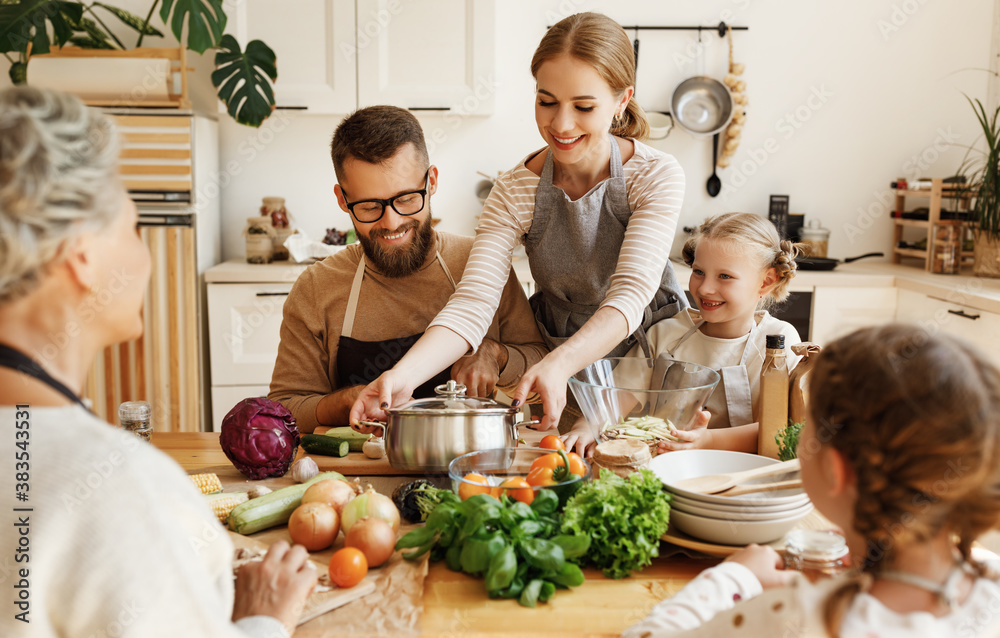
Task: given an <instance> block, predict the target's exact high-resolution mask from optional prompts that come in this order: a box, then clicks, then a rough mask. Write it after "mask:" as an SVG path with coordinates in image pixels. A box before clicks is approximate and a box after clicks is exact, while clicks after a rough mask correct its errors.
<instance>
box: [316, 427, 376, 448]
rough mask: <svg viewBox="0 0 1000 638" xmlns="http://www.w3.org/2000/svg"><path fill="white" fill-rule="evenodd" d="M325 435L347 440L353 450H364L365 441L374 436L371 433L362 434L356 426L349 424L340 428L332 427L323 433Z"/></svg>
mask: <svg viewBox="0 0 1000 638" xmlns="http://www.w3.org/2000/svg"><path fill="white" fill-rule="evenodd" d="M323 436H330V437H333V438H335V439H341V440H343V441H347V442H348V444H350V446H351V452H362V451H363V450H362V449H361V446H363V445H364V444H365V441H367V440H368V439H370V438H372V435H371V434H362V433H360V432H356V431H355V430H354V428H350V427H347V426H344V427H339V428H330V429H329V430H327V431H326V432H324V433H323Z"/></svg>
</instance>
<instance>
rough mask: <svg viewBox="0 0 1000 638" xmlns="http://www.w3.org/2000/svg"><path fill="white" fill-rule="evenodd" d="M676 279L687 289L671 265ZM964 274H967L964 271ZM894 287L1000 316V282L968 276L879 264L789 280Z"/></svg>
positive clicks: (808, 285)
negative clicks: (940, 273)
mask: <svg viewBox="0 0 1000 638" xmlns="http://www.w3.org/2000/svg"><path fill="white" fill-rule="evenodd" d="M671 263H672V264H673V267H674V271H675V272H676V273H677V279H678V281H680V283H681V285H682V286H684V287H685V288H686V287H687V281H688V279H689V278H690V277H691V269H690V268H689V267H687V266H686V265H685V264H683V263H681V262H677V261H672V262H671ZM967 272H968V271H967ZM818 286H821V287H829V288H877V287H896V288H900V289H904V290H912V291H913V292H919V293H923V294H926V295H929V296H931V297H936V298H938V299H942V300H944V301H950V302H952V303H956V304H962V305H964V306H968V307H970V308H975V309H978V310H984V311H987V312H995V313H1000V279H989V278H985V277H973V276H972V275H971V274H968V275H936V274H932V273H929V272H927V271H925V270H923V269H921V268H915V267H911V266H904V265H899V264H890V263H888V262H879V261H871V260H865V261H856V262H852V263H849V264H838V265H837V267H836V269H834V270H829V271H822V270H799V271H797V272H796V274H795V277H794V278H793V279H792V282H791V286H790V288H789V290H790V291H791V292H811V291H812V290H813V289H814V288H816V287H818Z"/></svg>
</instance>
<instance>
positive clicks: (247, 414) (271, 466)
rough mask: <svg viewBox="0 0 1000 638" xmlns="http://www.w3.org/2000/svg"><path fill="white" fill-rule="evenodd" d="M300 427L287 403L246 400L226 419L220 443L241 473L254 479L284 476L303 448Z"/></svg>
mask: <svg viewBox="0 0 1000 638" xmlns="http://www.w3.org/2000/svg"><path fill="white" fill-rule="evenodd" d="M300 438H301V436H300V435H299V429H298V428H297V427H296V426H295V417H293V416H292V413H291V412H289V411H288V410H287V409H285V406H283V405H281V404H280V403H277V402H275V401H271V400H270V399H265V398H264V397H253V398H250V399H243V400H242V401H240V402H239V403H237V404H236V406H235V407H233V409H232V410H230V411H229V414H227V415H226V418H224V419H223V420H222V434H221V435H220V436H219V443H221V444H222V451H223V452H225V453H226V456H227V457H228V458H229V460H230V461H232V462H233V465H235V466H236V469H238V470H239V471H240V472H242V473H243V474H245V475H246V476H247V477H248V478H251V479H263V478H267V477H269V476H284V475H285V473H286V472H288V468H289V467H290V466H291V465H292V460H293V459H294V458H295V452H296V451H297V450H298V449H299V439H300Z"/></svg>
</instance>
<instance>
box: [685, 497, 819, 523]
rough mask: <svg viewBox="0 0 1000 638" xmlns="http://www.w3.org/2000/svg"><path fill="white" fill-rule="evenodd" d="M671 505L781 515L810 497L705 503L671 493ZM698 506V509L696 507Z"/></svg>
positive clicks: (712, 513) (704, 510) (700, 510)
mask: <svg viewBox="0 0 1000 638" xmlns="http://www.w3.org/2000/svg"><path fill="white" fill-rule="evenodd" d="M670 498H671V504H670V505H671V507H674V506H676V507H680V508H681V509H684V510H687V511H689V512H694V513H698V514H702V513H703V514H705V515H706V516H715V517H720V516H726V515H740V514H751V513H753V514H769V515H771V516H772V517H775V518H777V517H780V516H782V515H784V514H786V513H788V512H791V511H792V510H797V509H798V508H800V507H802V506H803V505H806V504H808V503H809V497H808V496H806V495H805V494H803V495H802V498H801V499H800V500H797V501H794V502H792V503H780V504H778V505H762V504H760V503H752V504H749V505H748V504H746V503H736V504H732V505H716V504H715V503H705V502H704V501H696V500H694V499H690V498H686V497H684V496H680V495H679V494H671V495H670ZM695 508H697V509H695Z"/></svg>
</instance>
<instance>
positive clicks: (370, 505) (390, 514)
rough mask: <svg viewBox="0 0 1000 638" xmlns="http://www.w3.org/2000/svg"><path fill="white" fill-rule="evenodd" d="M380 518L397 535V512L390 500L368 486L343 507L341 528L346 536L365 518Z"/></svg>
mask: <svg viewBox="0 0 1000 638" xmlns="http://www.w3.org/2000/svg"><path fill="white" fill-rule="evenodd" d="M368 516H371V517H374V518H381V519H382V520H383V521H385V522H386V523H388V524H389V526H390V527H392V531H393V533H399V510H398V509H396V505H395V503H393V502H392V499H391V498H389V497H388V496H385V495H384V494H379V493H378V492H376V491H375V489H374V488H373V487H372V486H371V485H369V486H368V489H367V490H365V491H364V493H362V494H361V495H360V496H358V497H356V498H355V499H354V500H353V501H351V502H350V503H348V504H347V505H346V506H344V511H343V513H342V515H341V520H340V523H341V527H343V529H344V533H345V534H346V533H347V532H348V531H350V529H351V527H353V526H354V524H355V523H357V522H358V521H360V520H361V519H362V518H365V517H368Z"/></svg>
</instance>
